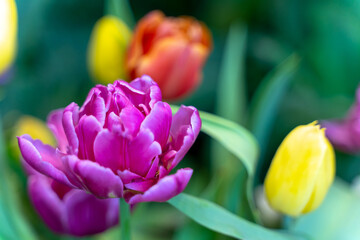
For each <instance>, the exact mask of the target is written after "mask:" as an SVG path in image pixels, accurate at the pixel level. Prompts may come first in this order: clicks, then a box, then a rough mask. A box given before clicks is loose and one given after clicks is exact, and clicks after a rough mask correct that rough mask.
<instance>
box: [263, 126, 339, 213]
mask: <svg viewBox="0 0 360 240" xmlns="http://www.w3.org/2000/svg"><path fill="white" fill-rule="evenodd" d="M315 124H316V123H315V122H314V123H311V124H308V125H304V126H299V127H297V128H295V129H294V130H293V131H291V132H290V133H289V135H288V136H287V137H286V138H285V139H284V141H283V142H282V143H281V145H280V147H279V149H278V150H277V152H276V154H275V156H274V159H273V161H272V163H271V166H270V168H269V171H268V173H267V176H266V179H265V191H266V195H267V198H268V200H269V203H270V205H271V206H272V207H273V208H274V209H276V210H278V211H280V212H282V213H285V214H288V215H292V216H297V215H299V214H301V213H306V212H309V211H311V210H314V209H315V208H316V207H317V206H319V205H320V203H321V202H322V200H323V198H324V197H325V195H326V193H327V191H328V189H329V187H330V185H331V182H332V181H333V178H334V171H335V163H334V161H335V160H334V153H333V149H332V146H331V145H330V144H329V142H328V140H327V139H326V137H325V133H324V129H320V127H319V126H316V125H315Z"/></svg>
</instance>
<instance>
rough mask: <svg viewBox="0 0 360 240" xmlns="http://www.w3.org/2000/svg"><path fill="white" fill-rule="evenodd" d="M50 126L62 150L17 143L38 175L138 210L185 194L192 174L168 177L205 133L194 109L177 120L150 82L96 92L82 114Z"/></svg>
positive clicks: (66, 115)
mask: <svg viewBox="0 0 360 240" xmlns="http://www.w3.org/2000/svg"><path fill="white" fill-rule="evenodd" d="M48 126H49V128H50V129H51V130H52V131H53V133H54V135H55V137H56V139H57V141H58V148H57V149H55V148H52V147H51V146H49V145H45V144H43V143H42V142H41V141H39V140H33V139H32V138H31V137H30V136H28V135H23V136H21V137H19V138H18V139H19V146H20V151H21V153H22V156H23V158H24V160H25V161H26V162H27V163H28V164H29V165H30V166H31V167H33V168H34V169H35V170H37V171H38V172H40V173H42V174H44V175H47V176H49V177H51V178H53V179H55V180H56V181H59V182H61V183H63V184H65V185H67V186H69V187H71V188H76V189H82V190H85V191H86V192H89V193H92V194H93V195H95V196H96V197H98V198H111V197H115V198H120V197H123V198H125V200H126V201H127V202H128V203H129V204H130V205H134V204H136V203H139V202H145V201H158V202H162V201H167V200H169V199H170V198H172V197H174V196H175V195H177V194H179V193H180V192H182V191H183V190H184V189H185V187H186V185H187V183H188V182H189V180H190V177H191V175H192V169H190V168H184V169H179V170H178V171H177V172H176V173H175V174H173V175H168V174H169V173H170V171H171V170H172V169H174V168H175V167H176V165H177V164H178V163H179V162H180V161H181V160H182V158H183V157H184V156H185V154H186V152H187V151H188V150H189V149H190V147H191V145H192V144H193V143H194V141H195V139H196V137H197V135H198V134H199V131H200V127H201V120H200V117H199V113H198V111H197V110H196V108H194V107H185V106H182V107H181V108H180V109H179V110H178V112H177V113H176V114H175V115H174V116H172V111H171V108H170V106H169V105H168V104H167V103H165V102H162V101H161V92H160V89H159V87H158V85H157V84H156V83H155V82H154V81H152V79H151V78H150V77H148V76H143V77H141V78H138V79H136V80H134V81H132V82H131V83H127V82H125V81H115V82H114V84H109V85H108V86H107V87H105V86H102V85H97V86H96V87H95V88H93V89H92V90H91V91H90V93H89V95H88V97H87V99H86V100H85V102H84V104H83V105H82V107H81V108H79V107H78V105H77V104H75V103H71V104H70V105H68V106H67V107H66V108H65V109H60V110H56V111H54V112H52V113H51V114H50V116H49V118H48Z"/></svg>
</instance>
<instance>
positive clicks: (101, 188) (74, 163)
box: [63, 155, 123, 198]
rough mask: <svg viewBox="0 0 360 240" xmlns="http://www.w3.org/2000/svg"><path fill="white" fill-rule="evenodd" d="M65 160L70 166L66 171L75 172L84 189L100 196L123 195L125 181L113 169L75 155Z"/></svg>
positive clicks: (64, 158) (118, 196)
mask: <svg viewBox="0 0 360 240" xmlns="http://www.w3.org/2000/svg"><path fill="white" fill-rule="evenodd" d="M63 161H64V164H66V166H67V167H68V171H67V172H66V173H67V174H73V175H74V176H75V177H76V178H77V179H79V182H80V183H81V184H82V186H83V189H84V190H86V191H88V192H90V193H92V194H94V195H95V196H97V197H98V198H120V197H122V195H123V183H122V181H121V179H120V177H119V176H117V175H115V174H114V173H113V171H111V169H109V168H105V167H102V166H100V165H99V164H98V163H96V162H92V161H89V160H80V159H78V158H77V157H76V156H74V155H70V156H65V157H63ZM71 179H74V178H73V177H71Z"/></svg>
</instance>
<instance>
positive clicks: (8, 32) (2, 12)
mask: <svg viewBox="0 0 360 240" xmlns="http://www.w3.org/2000/svg"><path fill="white" fill-rule="evenodd" d="M16 33H17V12H16V4H15V1H14V0H2V1H0V53H1V54H0V80H1V79H2V77H1V76H2V75H3V74H5V72H6V71H8V70H9V67H10V65H11V63H12V62H13V61H14V58H15V52H16Z"/></svg>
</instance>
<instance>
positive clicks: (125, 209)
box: [119, 198, 131, 240]
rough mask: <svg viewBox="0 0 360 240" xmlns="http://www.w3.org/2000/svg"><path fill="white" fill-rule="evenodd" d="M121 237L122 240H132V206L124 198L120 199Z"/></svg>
mask: <svg viewBox="0 0 360 240" xmlns="http://www.w3.org/2000/svg"><path fill="white" fill-rule="evenodd" d="M119 202H120V208H119V209H120V213H119V216H120V223H121V225H120V235H121V240H131V221H130V218H131V215H130V206H129V204H127V203H126V202H125V200H124V199H123V198H120V200H119Z"/></svg>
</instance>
